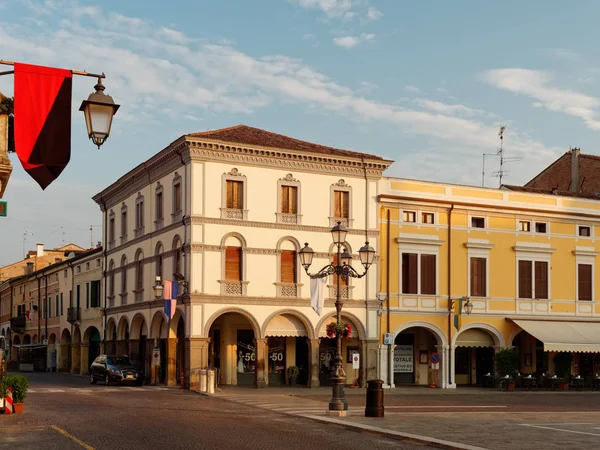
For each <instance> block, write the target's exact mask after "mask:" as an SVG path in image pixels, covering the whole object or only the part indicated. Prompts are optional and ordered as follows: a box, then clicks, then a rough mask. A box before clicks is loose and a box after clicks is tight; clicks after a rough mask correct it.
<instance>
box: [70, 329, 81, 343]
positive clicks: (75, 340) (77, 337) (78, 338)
mask: <svg viewBox="0 0 600 450" xmlns="http://www.w3.org/2000/svg"><path fill="white" fill-rule="evenodd" d="M72 341H73V344H75V345H79V344H81V330H80V329H79V327H75V329H74V330H73V340H72Z"/></svg>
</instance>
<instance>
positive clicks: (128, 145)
mask: <svg viewBox="0 0 600 450" xmlns="http://www.w3.org/2000/svg"><path fill="white" fill-rule="evenodd" d="M599 13H600V4H599V3H598V2H592V1H590V2H583V1H582V2H578V3H577V7H576V8H575V7H573V6H568V5H566V4H564V2H550V1H529V2H516V1H505V2H503V3H501V4H498V3H492V2H474V1H471V2H466V1H458V2H436V3H432V2H407V1H397V0H387V1H383V0H380V1H377V0H253V1H248V0H235V1H234V0H218V1H217V0H214V1H213V0H202V1H182V0H171V1H169V2H164V1H158V0H145V1H144V2H141V1H122V0H121V1H113V0H104V1H102V2H99V1H98V0H96V1H93V0H92V1H84V0H80V1H73V0H45V1H44V0H0V42H1V43H2V45H1V46H0V59H6V60H13V61H14V60H16V61H22V62H28V63H32V64H41V65H51V66H57V67H66V68H70V69H76V70H88V71H92V72H105V73H106V75H107V78H106V80H105V85H106V92H107V93H109V94H111V95H112V96H113V97H114V99H115V101H117V102H118V103H120V104H121V105H122V106H121V109H120V110H119V112H118V114H117V116H116V117H115V121H114V126H113V134H112V136H111V137H110V139H109V140H108V141H107V142H106V144H105V145H104V146H103V147H102V148H101V149H100V150H97V149H96V148H95V147H94V146H93V145H92V144H91V143H90V142H88V141H87V138H86V136H85V125H84V123H83V117H82V116H81V113H80V112H79V111H77V109H78V106H79V104H80V103H81V100H83V99H84V98H86V97H87V95H88V94H89V93H90V92H91V91H92V88H93V84H94V80H93V79H89V78H84V77H76V78H75V79H74V88H73V104H74V108H73V129H72V133H73V146H72V157H71V163H70V164H69V166H68V167H67V169H66V170H65V171H64V172H63V174H62V175H61V177H60V178H59V179H58V180H57V181H56V182H55V183H53V184H52V185H51V186H50V187H49V188H48V189H46V191H44V192H42V191H41V190H40V189H39V188H38V187H37V185H36V184H35V183H34V182H33V181H32V180H31V179H30V178H29V177H28V176H27V175H26V174H25V173H24V172H23V170H22V168H21V167H20V164H19V162H18V160H17V159H16V158H14V157H13V165H14V166H15V168H14V172H13V176H12V179H11V182H10V183H9V186H8V188H7V191H6V194H5V197H4V200H7V201H8V202H9V215H10V216H9V217H8V218H3V219H0V227H1V230H2V232H1V233H0V245H1V247H0V248H2V252H0V265H3V264H7V263H9V262H12V261H15V260H17V259H18V258H19V257H20V256H21V252H22V249H23V245H24V243H23V241H24V239H25V247H27V248H33V246H34V244H35V243H36V242H43V243H44V244H46V246H50V247H54V246H58V245H60V244H61V243H62V241H63V240H64V241H65V242H75V243H78V244H80V245H89V244H90V239H92V240H93V241H97V240H99V239H100V227H99V225H101V216H100V212H99V209H98V208H97V206H96V205H95V204H94V203H93V202H92V201H91V199H90V197H91V196H92V195H93V194H95V193H97V192H98V191H100V190H101V189H102V188H103V187H105V186H106V185H108V184H110V183H112V182H113V181H114V180H115V179H116V178H117V177H119V176H120V175H122V174H123V173H125V172H126V171H128V170H129V169H130V168H132V167H133V166H135V165H136V164H138V163H139V162H140V161H142V160H144V159H146V158H148V157H150V156H151V155H153V154H154V153H156V152H157V151H159V150H161V149H162V148H164V147H165V146H166V145H168V143H169V142H171V141H172V140H174V139H176V138H177V137H178V136H180V135H182V134H185V133H190V132H195V131H204V130H208V129H215V128H221V127H227V126H231V125H235V124H238V123H244V124H248V125H252V126H256V127H259V128H264V129H267V130H271V131H275V132H278V133H282V134H286V135H289V136H292V137H296V138H300V139H304V140H308V141H312V142H317V143H320V144H325V145H331V146H336V147H340V148H346V149H352V150H357V151H361V152H369V153H375V154H379V155H382V156H384V157H387V158H390V159H393V160H395V161H396V162H395V164H394V165H393V166H392V168H391V169H390V170H389V171H388V175H391V176H403V177H410V178H422V179H427V180H438V181H448V182H456V183H465V184H473V185H481V169H482V167H481V165H482V164H481V163H482V154H483V153H495V152H496V150H497V147H498V144H499V141H498V138H497V132H498V129H499V127H500V125H506V126H507V131H506V133H505V147H506V154H507V156H508V157H520V158H522V159H521V161H519V162H515V163H512V164H509V170H510V173H509V175H508V177H507V178H506V179H505V182H506V183H512V184H519V183H524V182H526V181H527V180H528V179H530V178H531V177H532V176H534V175H535V174H536V173H537V172H538V171H539V170H541V169H542V168H543V167H545V166H546V165H548V164H549V163H550V162H552V161H553V160H554V159H555V158H556V157H558V156H559V155H560V154H561V153H562V152H564V151H566V150H568V149H569V146H579V147H581V148H582V151H583V152H584V153H593V154H595V153H597V152H596V148H595V145H594V143H595V139H596V137H597V135H598V133H599V131H600V92H599V89H598V87H597V83H596V80H597V79H598V77H599V76H600V65H598V64H596V63H595V61H596V60H597V58H596V56H597V53H598V52H599V50H598V49H597V46H596V45H595V43H596V42H598V37H599V36H598V34H599V32H598V30H597V26H596V18H597V17H599ZM12 83H13V79H12V77H10V76H4V77H0V91H2V92H4V93H5V94H11V92H12ZM17 101H18V100H17ZM486 166H487V169H486V170H487V173H488V177H487V178H486V185H487V186H496V185H497V183H498V181H497V179H496V178H493V177H492V173H493V171H494V170H495V168H496V166H497V162H496V161H495V160H494V158H488V160H487V163H486ZM90 225H93V228H92V229H93V233H92V236H90V231H89V228H90ZM25 232H27V233H28V235H27V236H26V237H24V233H25Z"/></svg>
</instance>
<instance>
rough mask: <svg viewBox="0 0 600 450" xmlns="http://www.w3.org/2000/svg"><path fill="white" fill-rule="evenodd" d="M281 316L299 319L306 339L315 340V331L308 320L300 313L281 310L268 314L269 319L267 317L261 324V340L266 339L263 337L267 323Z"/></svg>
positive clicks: (291, 310)
mask: <svg viewBox="0 0 600 450" xmlns="http://www.w3.org/2000/svg"><path fill="white" fill-rule="evenodd" d="M283 315H289V316H294V317H296V318H297V319H299V320H300V321H301V322H302V323H303V325H304V327H305V328H306V332H307V333H308V338H309V339H315V330H314V328H313V326H312V324H311V323H310V320H308V318H307V317H306V316H305V315H304V314H302V313H301V312H298V311H295V310H293V309H281V310H279V311H276V312H274V313H272V314H270V315H269V317H267V318H266V320H265V321H264V323H263V326H262V334H261V337H262V338H266V337H267V336H266V335H265V333H266V331H267V326H268V325H269V322H271V320H273V319H274V318H275V317H277V316H283Z"/></svg>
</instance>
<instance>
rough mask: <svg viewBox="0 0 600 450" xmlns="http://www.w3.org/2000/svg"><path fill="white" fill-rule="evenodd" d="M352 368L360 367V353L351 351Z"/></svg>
mask: <svg viewBox="0 0 600 450" xmlns="http://www.w3.org/2000/svg"><path fill="white" fill-rule="evenodd" d="M352 368H353V369H360V354H358V353H352Z"/></svg>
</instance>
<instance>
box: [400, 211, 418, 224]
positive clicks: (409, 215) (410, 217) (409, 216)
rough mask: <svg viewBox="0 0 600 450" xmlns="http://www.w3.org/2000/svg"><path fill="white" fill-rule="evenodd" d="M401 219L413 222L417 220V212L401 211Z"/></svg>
mask: <svg viewBox="0 0 600 450" xmlns="http://www.w3.org/2000/svg"><path fill="white" fill-rule="evenodd" d="M402 221H403V222H413V223H414V222H416V221H417V214H416V213H415V212H414V211H403V212H402Z"/></svg>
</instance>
